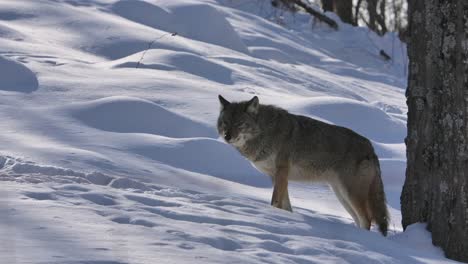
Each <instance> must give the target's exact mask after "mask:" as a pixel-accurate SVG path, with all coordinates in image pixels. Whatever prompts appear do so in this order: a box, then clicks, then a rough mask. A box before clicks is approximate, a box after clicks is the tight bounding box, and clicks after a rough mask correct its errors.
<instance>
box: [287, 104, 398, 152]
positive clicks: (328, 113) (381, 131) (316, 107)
mask: <svg viewBox="0 0 468 264" xmlns="http://www.w3.org/2000/svg"><path fill="white" fill-rule="evenodd" d="M292 109H293V111H294V112H298V113H301V114H304V115H312V116H317V117H319V118H321V119H325V120H327V121H329V122H331V123H333V124H335V125H339V126H344V127H347V128H350V129H352V130H354V131H356V132H358V133H359V134H361V135H363V136H365V137H367V138H369V139H371V140H374V141H377V142H382V143H401V142H403V139H404V138H405V136H406V125H405V123H404V122H403V121H401V120H398V119H395V118H393V117H391V116H390V115H388V114H387V113H386V112H384V111H382V110H381V109H379V108H377V107H375V106H372V105H370V104H367V103H364V102H359V101H356V100H352V99H346V98H339V97H314V98H309V99H305V100H301V101H299V102H297V103H296V104H295V105H294V106H293V107H292Z"/></svg>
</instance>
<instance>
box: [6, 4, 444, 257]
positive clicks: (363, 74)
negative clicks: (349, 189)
mask: <svg viewBox="0 0 468 264" xmlns="http://www.w3.org/2000/svg"><path fill="white" fill-rule="evenodd" d="M330 15H331V16H333V14H330ZM280 24H281V25H280ZM174 33H177V34H174ZM380 49H384V50H385V51H386V52H387V53H388V54H391V56H392V57H393V60H391V61H384V60H382V58H380V57H379V55H378V52H379V50H380ZM405 52H406V51H405V47H404V45H402V44H401V43H400V42H399V41H398V40H397V38H396V37H395V36H394V35H391V34H388V35H386V36H385V37H383V38H380V37H377V36H375V35H374V34H373V33H372V32H369V31H368V30H367V29H365V28H352V27H350V26H348V25H344V24H340V30H339V31H333V30H330V29H329V28H327V27H326V26H325V25H321V24H320V23H318V22H314V21H311V20H310V18H309V17H308V16H307V15H304V14H300V13H299V14H296V15H294V16H292V15H290V14H286V13H284V14H283V13H281V12H280V11H277V10H275V9H272V8H271V6H270V4H269V1H230V0H219V1H214V0H211V1H210V0H206V1H191V0H177V1H158V0H145V1H140V0H48V1H47V0H45V1H27V0H24V1H20V0H18V1H7V0H4V1H0V73H1V78H0V114H1V116H2V118H1V119H0V129H1V131H2V133H1V134H0V180H1V182H2V183H1V192H0V211H1V212H0V213H1V215H2V217H1V218H0V219H1V220H0V234H1V236H2V238H3V239H2V242H1V243H0V256H1V258H2V262H5V263H93V264H99V263H113V264H117V263H119V264H120V263H327V262H329V263H336V262H340V263H341V262H349V263H376V262H381V263H448V262H450V261H448V260H447V259H445V258H444V257H443V253H442V252H441V251H440V250H439V249H437V248H435V247H433V246H432V245H431V243H430V234H428V233H427V232H426V231H425V230H424V225H423V224H420V225H414V226H411V227H410V228H409V229H408V230H407V231H406V232H404V233H402V232H401V231H402V228H401V225H400V220H401V216H400V207H399V195H400V192H401V187H402V184H403V180H404V169H405V160H406V158H405V146H404V143H403V140H404V137H405V135H406V126H405V123H406V110H407V109H406V104H405V97H404V88H405V83H406V76H405V74H406V73H405V72H406V64H407V62H406V54H405ZM218 94H222V95H223V96H224V97H226V98H228V99H230V100H244V99H250V98H251V97H252V96H254V95H257V96H259V98H260V101H261V102H262V103H268V104H276V105H279V106H281V107H284V108H286V109H288V110H290V111H291V112H293V113H300V114H305V115H308V116H311V117H314V118H317V119H320V120H323V121H325V122H329V123H333V124H337V125H342V126H346V127H349V128H352V129H354V130H355V131H357V132H359V133H361V134H362V135H364V136H366V137H368V138H369V139H371V140H372V142H373V144H374V147H375V149H376V151H377V153H378V155H379V158H380V162H381V167H382V172H383V179H384V184H385V189H386V192H387V200H388V205H389V208H390V213H391V215H392V222H391V226H390V229H391V230H390V235H389V237H387V238H384V237H382V236H381V235H380V234H379V233H378V232H377V231H375V230H372V231H371V232H368V231H364V230H360V229H358V228H356V227H355V226H354V225H353V223H352V220H351V217H350V216H349V215H348V214H347V213H346V212H345V211H344V209H343V208H342V207H341V205H340V204H339V203H338V201H337V200H336V198H335V197H334V194H333V193H332V192H331V191H330V190H329V189H328V187H327V186H324V185H322V184H298V183H293V184H291V187H290V188H291V190H290V194H291V199H292V205H293V207H294V210H295V212H294V213H292V214H291V213H288V212H285V211H282V210H278V209H275V208H272V207H270V206H269V198H270V195H271V182H270V180H269V179H268V178H267V177H266V176H264V175H262V174H261V173H259V172H258V171H256V170H255V169H254V168H253V167H252V166H251V165H250V163H249V162H248V161H246V160H245V159H244V158H242V157H241V156H240V155H239V154H238V153H237V152H236V151H235V150H234V149H233V148H232V147H230V146H228V145H226V144H225V143H224V142H222V141H221V140H220V139H219V138H218V135H217V133H216V130H215V123H216V118H217V115H218V112H219V103H218V101H217V100H218V99H217V95H218Z"/></svg>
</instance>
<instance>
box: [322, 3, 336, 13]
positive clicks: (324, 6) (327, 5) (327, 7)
mask: <svg viewBox="0 0 468 264" xmlns="http://www.w3.org/2000/svg"><path fill="white" fill-rule="evenodd" d="M334 1H335V0H322V9H323V12H333V11H335V7H334V5H333V3H334Z"/></svg>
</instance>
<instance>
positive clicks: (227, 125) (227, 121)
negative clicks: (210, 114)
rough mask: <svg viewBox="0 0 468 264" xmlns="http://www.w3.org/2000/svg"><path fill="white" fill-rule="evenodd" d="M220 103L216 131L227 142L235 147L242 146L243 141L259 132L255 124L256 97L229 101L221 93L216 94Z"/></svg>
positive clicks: (257, 104)
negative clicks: (248, 99) (240, 100)
mask: <svg viewBox="0 0 468 264" xmlns="http://www.w3.org/2000/svg"><path fill="white" fill-rule="evenodd" d="M218 98H219V102H220V103H221V112H220V114H219V118H218V133H219V135H221V136H222V137H223V138H224V140H226V142H227V143H229V144H232V145H233V146H235V147H240V148H241V147H243V146H244V144H245V142H246V141H247V140H249V139H251V138H253V137H255V136H257V135H258V134H259V132H260V128H259V126H258V125H257V122H256V120H257V114H258V110H259V102H258V97H257V96H255V97H254V98H252V99H251V100H250V101H243V102H233V103H231V102H229V101H228V100H226V99H224V98H223V97H222V96H221V95H219V96H218Z"/></svg>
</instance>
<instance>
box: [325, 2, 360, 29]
mask: <svg viewBox="0 0 468 264" xmlns="http://www.w3.org/2000/svg"><path fill="white" fill-rule="evenodd" d="M322 9H323V11H330V12H335V13H336V14H337V15H338V16H339V17H340V19H341V21H343V22H345V23H348V24H354V22H355V19H354V16H353V1H351V0H322Z"/></svg>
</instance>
